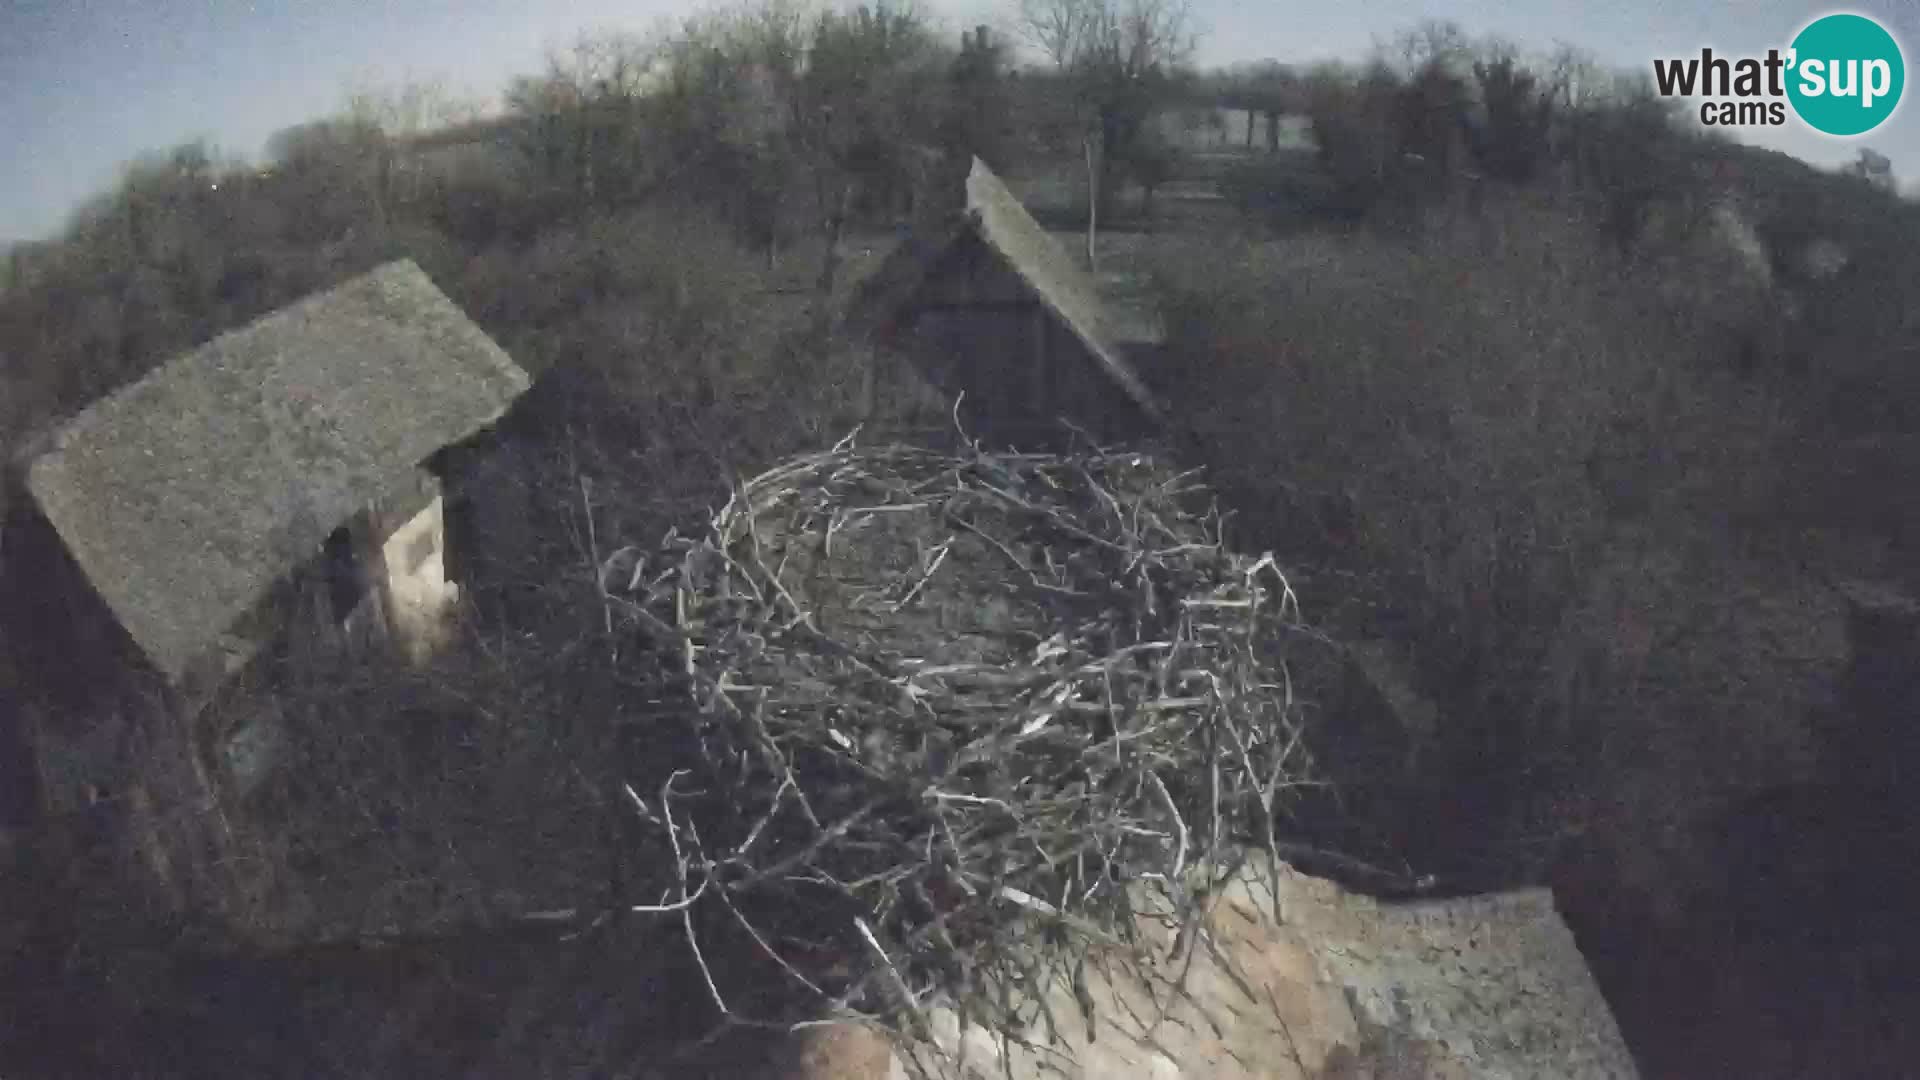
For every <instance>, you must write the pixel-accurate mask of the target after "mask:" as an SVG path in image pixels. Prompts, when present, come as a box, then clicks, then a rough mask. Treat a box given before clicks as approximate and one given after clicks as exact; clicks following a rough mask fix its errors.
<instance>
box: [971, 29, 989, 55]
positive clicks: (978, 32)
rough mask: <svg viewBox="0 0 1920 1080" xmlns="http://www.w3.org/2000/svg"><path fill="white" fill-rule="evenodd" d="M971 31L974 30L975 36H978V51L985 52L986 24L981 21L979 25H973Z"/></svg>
mask: <svg viewBox="0 0 1920 1080" xmlns="http://www.w3.org/2000/svg"><path fill="white" fill-rule="evenodd" d="M973 32H974V34H975V35H976V36H977V37H978V39H979V41H980V51H981V52H986V51H987V27H986V24H985V23H982V24H981V25H979V26H976V27H974V28H973Z"/></svg>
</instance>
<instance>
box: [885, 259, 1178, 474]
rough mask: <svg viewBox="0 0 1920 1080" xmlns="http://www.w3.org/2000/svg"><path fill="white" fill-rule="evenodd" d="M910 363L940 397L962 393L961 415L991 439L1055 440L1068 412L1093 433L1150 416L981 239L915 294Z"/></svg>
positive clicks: (1117, 433)
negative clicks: (915, 309)
mask: <svg viewBox="0 0 1920 1080" xmlns="http://www.w3.org/2000/svg"><path fill="white" fill-rule="evenodd" d="M916 306H917V311H916V314H915V316H914V320H913V326H912V333H911V335H910V338H909V340H910V342H911V346H910V348H911V353H912V358H913V362H914V364H915V366H916V367H918V368H919V370H920V373H921V374H922V375H923V376H924V377H925V379H926V380H927V382H928V383H929V384H931V386H932V387H933V388H934V390H935V391H936V392H937V393H938V394H939V396H940V397H941V398H943V399H945V400H946V401H949V402H951V401H952V400H953V398H954V397H955V396H957V395H959V394H960V393H961V392H962V391H964V392H965V395H966V397H965V399H964V403H963V405H962V409H961V420H962V423H963V424H965V425H966V427H967V429H968V431H969V433H970V434H972V435H974V436H975V437H978V438H983V439H987V440H988V441H990V442H1002V443H1012V444H1017V445H1021V446H1028V447H1036V448H1037V447H1040V446H1044V445H1048V444H1051V443H1055V442H1058V441H1059V440H1060V438H1061V436H1062V429H1061V428H1060V426H1059V424H1058V423H1057V418H1059V417H1066V418H1068V419H1070V420H1072V421H1073V422H1074V423H1075V424H1078V425H1080V426H1082V427H1084V428H1086V429H1087V430H1089V431H1091V432H1093V433H1094V434H1095V435H1096V436H1097V437H1099V438H1102V439H1104V440H1108V441H1125V440H1129V439H1132V438H1135V437H1137V436H1139V435H1142V434H1144V419H1143V418H1142V417H1141V416H1140V414H1139V410H1138V408H1137V407H1136V406H1135V405H1134V403H1133V401H1132V400H1131V399H1130V398H1128V397H1127V395H1126V393H1125V392H1124V391H1123V390H1121V389H1120V387H1119V386H1118V385H1117V384H1116V383H1115V382H1114V381H1113V379H1112V378H1111V377H1110V376H1109V375H1108V373H1107V372H1106V371H1105V370H1104V369H1103V367H1102V365H1101V362H1100V361H1099V359H1098V358H1097V357H1095V356H1094V355H1093V354H1092V353H1091V352H1090V351H1089V350H1088V349H1087V347H1086V346H1085V345H1084V344H1082V343H1081V341H1080V339H1079V338H1078V337H1077V336H1076V335H1075V334H1074V333H1073V332H1072V331H1071V330H1069V329H1068V328H1067V326H1066V325H1065V324H1064V323H1063V322H1062V321H1061V320H1060V319H1059V318H1057V317H1055V316H1054V315H1053V314H1052V313H1051V312H1050V311H1049V310H1048V309H1047V308H1046V307H1045V306H1044V305H1043V304H1041V303H1040V301H1039V298H1038V297H1037V296H1036V295H1035V293H1034V292H1033V290H1032V288H1031V287H1030V286H1029V285H1028V284H1027V283H1026V282H1025V281H1024V280H1022V279H1021V278H1020V277H1019V276H1018V275H1017V274H1015V273H1014V272H1013V271H1012V269H1011V268H1009V267H1008V266H1007V265H1006V264H1005V262H1004V261H1003V260H1001V258H1000V257H999V256H998V255H997V254H995V253H993V252H992V251H990V250H989V249H987V248H986V247H985V245H983V244H980V243H979V242H978V241H972V242H968V243H964V244H962V245H961V246H960V247H959V248H958V249H957V250H956V251H955V252H953V253H952V254H950V255H949V257H948V258H947V259H946V260H944V261H943V264H942V265H941V266H939V267H936V268H935V271H934V273H933V274H932V275H930V278H929V281H928V284H927V286H926V287H925V288H924V289H923V290H922V292H921V294H920V296H919V297H918V298H917V301H916Z"/></svg>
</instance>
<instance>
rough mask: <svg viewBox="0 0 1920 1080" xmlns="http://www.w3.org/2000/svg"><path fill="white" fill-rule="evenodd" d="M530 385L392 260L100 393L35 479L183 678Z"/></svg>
mask: <svg viewBox="0 0 1920 1080" xmlns="http://www.w3.org/2000/svg"><path fill="white" fill-rule="evenodd" d="M526 388H527V376H526V373H525V372H523V371H522V370H521V369H520V368H519V367H518V366H517V365H516V364H515V363H514V362H513V361H512V360H511V359H510V358H509V357H508V356H507V355H506V353H504V352H502V351H501V350H500V348H499V347H498V346H497V345H495V344H494V343H493V341H492V340H490V339H489V338H488V337H487V335H486V334H485V333H484V332H483V331H481V329H480V328H479V327H477V326H475V325H474V324H473V323H472V322H471V321H469V320H468V319H467V317H466V315H465V314H463V313H462V312H461V311H460V309H459V308H457V307H455V306H454V304H453V303H452V301H450V300H448V299H447V297H446V296H445V295H443V294H442V293H441V292H440V290H439V289H437V288H435V287H434V285H433V282H432V281H431V280H429V279H428V278H427V276H426V274H424V273H422V272H421V270H420V268H419V267H417V266H415V265H414V264H413V263H411V262H407V261H401V262H395V263H389V264H387V265H385V266H382V267H380V268H379V269H377V270H374V271H373V272H371V273H368V274H365V275H363V276H361V277H358V278H354V279H352V280H350V281H348V282H346V283H345V284H342V285H340V286H339V287H337V288H335V289H332V290H330V291H328V292H324V293H320V294H317V295H315V296H311V297H308V298H307V299H305V300H303V301H301V302H299V303H297V304H294V305H292V306H290V307H287V308H283V309H281V310H280V311H277V312H274V313H273V314H270V315H268V316H266V317H265V318H262V319H260V320H259V321H257V322H254V323H252V324H251V325H249V326H246V327H244V328H242V329H240V330H236V331H234V332H232V333H229V334H225V335H223V336H221V337H218V338H215V339H214V340H213V341H211V342H209V343H208V344H206V345H205V346H203V347H201V348H200V349H198V350H195V351H194V352H191V353H187V354H186V355H184V356H180V357H177V358H175V359H174V360H172V361H170V362H168V363H166V364H164V365H162V366H161V367H159V368H158V369H156V370H154V371H153V372H151V373H150V374H148V375H147V376H146V377H145V378H143V379H141V380H139V381H138V382H135V383H133V384H131V385H129V386H126V387H123V388H122V389H120V390H118V391H116V392H115V393H113V394H111V395H109V396H107V397H105V398H102V399H101V400H99V401H97V402H95V403H94V404H93V405H91V406H89V407H88V408H87V409H86V410H84V411H83V412H81V413H80V414H79V415H77V416H75V417H74V418H73V419H72V420H71V421H70V422H68V423H67V424H66V425H65V426H64V427H62V428H61V429H60V430H58V431H57V432H56V433H54V435H53V437H52V439H51V441H50V443H49V444H48V445H47V447H46V448H45V449H44V450H43V451H42V452H41V453H40V454H39V455H38V456H36V457H35V458H33V459H32V461H31V462H30V463H29V464H28V466H27V487H28V489H29V490H30V491H31V493H32V495H33V497H34V500H35V502H36V503H37V504H38V505H39V507H40V509H41V512H42V513H43V514H44V515H45V516H46V518H47V520H48V521H49V522H51V523H52V525H53V527H54V528H55V529H56V530H57V531H58V532H59V534H60V537H61V540H62V541H63V542H64V544H65V545H66V547H67V550H68V551H69V552H70V553H71V554H72V556H73V558H74V560H75V561H76V562H77V563H78V564H79V566H80V568H81V569H82V570H83V571H84V572H85V573H86V575H87V578H88V580H89V581H90V582H91V583H92V585H93V587H94V589H95V590H96V591H97V592H98V593H99V594H100V596H101V598H102V599H104V600H105V601H106V604H107V606H108V607H109V608H111V609H112V611H113V613H114V615H115V616H116V617H117V618H118V620H119V621H120V623H121V625H122V626H124V627H125V628H126V630H127V632H128V634H129V635H130V636H131V637H132V638H133V640H134V642H135V643H136V644H137V645H138V646H139V647H140V649H141V650H142V651H143V652H144V653H145V654H146V656H147V658H148V659H149V660H150V661H151V662H152V664H153V665H154V667H155V668H156V669H157V670H158V671H159V672H160V673H161V674H163V675H165V676H166V677H168V678H169V679H170V680H173V681H175V682H178V681H179V680H180V678H181V677H182V675H183V674H184V673H185V671H186V670H187V669H188V666H189V665H190V664H192V663H193V662H194V661H196V660H197V659H199V658H200V657H201V656H202V655H204V654H205V653H206V652H207V651H208V650H209V649H210V648H211V647H212V646H213V645H214V644H215V643H216V642H217V641H218V640H219V638H220V635H221V634H223V633H224V632H226V631H227V630H228V629H229V628H230V627H232V625H233V624H234V622H235V621H236V619H238V618H239V617H240V616H242V615H243V614H245V613H246V612H247V611H249V610H250V609H251V608H252V607H253V606H254V605H256V604H257V603H258V602H259V601H260V599H261V598H262V596H263V595H264V594H265V592H266V590H267V589H268V588H269V587H270V586H271V585H272V584H274V583H275V582H276V581H277V580H280V579H282V578H284V577H285V576H286V575H287V574H288V572H289V571H291V570H292V569H293V568H294V567H295V566H296V565H298V564H299V563H300V562H302V561H304V560H305V559H307V558H309V557H311V556H313V555H314V554H316V553H317V552H318V551H319V549H320V547H321V545H322V544H323V543H324V541H325V539H326V536H327V535H328V533H330V532H332V531H333V530H334V529H335V528H337V527H339V526H340V525H341V524H342V523H344V522H345V521H347V520H348V519H349V518H350V517H351V516H352V515H353V514H354V513H355V512H356V511H357V510H359V509H360V508H362V507H364V506H367V505H369V504H370V503H373V502H375V501H377V500H378V499H379V498H380V497H381V495H382V494H383V493H385V492H389V491H392V490H394V489H395V487H396V485H398V484H400V483H404V482H405V481H406V480H407V479H408V478H409V477H410V476H411V475H412V473H413V470H414V469H415V468H417V467H418V466H419V465H420V464H421V463H423V462H424V461H426V460H427V459H428V458H429V457H430V456H431V455H432V454H433V453H434V452H435V451H437V450H439V449H440V448H442V447H444V446H447V445H450V444H452V443H455V442H458V441H460V440H462V439H465V438H467V437H469V436H471V435H472V434H474V433H475V432H476V431H478V430H480V429H481V428H483V427H484V426H485V425H487V424H489V423H491V422H492V421H494V420H495V419H497V418H498V417H499V416H500V415H501V413H503V412H504V411H505V410H506V408H507V406H508V405H509V404H511V403H512V402H513V400H514V399H515V398H517V397H518V396H519V395H520V394H521V393H522V392H524V391H525V390H526Z"/></svg>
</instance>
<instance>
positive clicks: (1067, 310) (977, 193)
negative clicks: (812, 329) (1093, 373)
mask: <svg viewBox="0 0 1920 1080" xmlns="http://www.w3.org/2000/svg"><path fill="white" fill-rule="evenodd" d="M969 238H977V239H978V240H979V241H980V242H981V243H982V244H984V245H985V246H986V248H987V249H988V250H989V251H991V252H993V253H994V254H995V255H996V256H998V257H999V258H1000V259H1001V260H1003V261H1004V262H1005V263H1006V265H1007V267H1008V268H1009V269H1010V270H1012V271H1013V273H1014V274H1015V275H1016V276H1017V277H1018V278H1019V279H1020V280H1021V281H1022V282H1023V283H1024V284H1025V285H1026V286H1027V287H1028V288H1029V289H1031V290H1032V291H1033V294H1034V296H1035V297H1036V298H1037V299H1038V300H1039V301H1040V303H1041V305H1042V306H1044V307H1046V308H1047V309H1048V311H1050V312H1051V313H1052V314H1053V316H1054V317H1055V318H1057V319H1058V320H1059V321H1060V323H1061V325H1062V326H1064V327H1065V328H1066V329H1067V330H1068V331H1069V332H1070V333H1072V334H1073V336H1074V337H1075V338H1077V339H1078V340H1079V341H1080V343H1081V345H1083V346H1085V348H1086V350H1087V352H1088V353H1090V354H1091V355H1092V356H1093V357H1094V359H1095V360H1096V361H1097V362H1098V363H1099V364H1100V367H1101V369H1102V370H1103V371H1105V373H1106V374H1107V376H1108V377H1109V378H1111V379H1112V380H1113V381H1114V382H1115V383H1116V384H1117V385H1118V386H1119V387H1120V389H1121V390H1123V391H1124V392H1125V393H1126V395H1127V396H1128V397H1129V398H1131V399H1132V400H1133V401H1134V403H1135V404H1137V405H1139V406H1140V407H1141V408H1142V409H1143V410H1145V411H1146V413H1147V415H1148V416H1149V417H1152V418H1154V419H1155V420H1158V419H1159V418H1160V416H1161V411H1160V406H1159V404H1158V402H1156V401H1155V400H1154V397H1153V394H1152V393H1151V392H1150V391H1149V390H1148V389H1147V385H1146V383H1144V382H1142V381H1141V379H1140V376H1139V375H1138V374H1137V373H1135V372H1134V370H1133V367H1132V365H1130V364H1128V363H1127V361H1126V359H1125V358H1124V357H1123V356H1122V354H1121V351H1120V348H1119V345H1118V343H1117V340H1116V335H1115V333H1114V330H1115V318H1114V315H1113V313H1112V312H1109V311H1108V310H1107V309H1106V308H1105V306H1104V305H1103V304H1102V302H1101V300H1100V296H1099V293H1098V291H1097V289H1096V287H1095V285H1094V282H1093V279H1092V278H1091V277H1090V276H1089V275H1088V274H1087V273H1086V271H1084V270H1082V269H1081V268H1080V266H1079V264H1077V263H1075V262H1074V261H1073V257H1072V256H1070V255H1068V254H1067V252H1066V251H1065V250H1064V249H1063V248H1061V246H1060V244H1059V243H1058V242H1057V241H1055V240H1054V238H1053V237H1052V236H1049V235H1048V234H1047V231H1046V230H1045V229H1043V228H1041V227H1040V223H1039V222H1037V221H1035V220H1033V216H1032V215H1031V214H1029V213H1027V208H1026V207H1025V206H1022V205H1021V204H1020V200H1019V199H1018V198H1016V197H1015V196H1014V194H1013V192H1011V191H1009V190H1008V189H1007V185H1006V184H1004V183H1002V182H1001V180H1000V178H999V177H998V176H996V175H994V173H993V170H991V169H989V168H987V166H986V163H985V162H983V161H981V160H980V159H979V158H974V159H973V164H972V166H971V168H969V169H968V171H967V178H966V187H965V198H964V206H963V208H962V210H961V212H960V214H959V215H958V217H957V219H949V220H948V221H946V222H943V223H942V224H941V226H937V227H936V228H935V229H934V230H932V232H931V234H930V235H929V234H927V232H926V231H925V230H923V231H922V234H921V235H918V236H916V237H914V238H912V239H910V240H908V242H906V243H904V244H902V245H901V246H900V247H899V248H898V249H896V250H895V252H894V253H893V255H892V256H891V257H890V258H889V259H888V260H887V262H886V264H885V265H883V266H882V267H881V268H880V269H879V270H877V271H875V273H874V275H873V276H872V277H871V278H869V279H868V281H867V283H866V285H865V286H864V287H863V288H862V290H861V295H860V297H859V298H858V300H857V301H856V304H855V312H854V314H853V316H852V321H853V322H854V323H855V324H856V325H869V326H872V325H888V324H892V323H894V322H896V321H897V320H898V319H899V318H900V317H901V316H902V315H903V314H904V313H905V312H906V310H907V308H908V305H910V304H911V303H912V301H913V299H914V298H915V297H916V296H917V295H918V294H919V292H920V289H921V287H922V286H923V285H924V284H925V283H926V282H927V280H928V278H929V277H930V276H931V275H932V274H933V272H934V270H935V268H936V267H937V266H938V265H939V263H940V261H941V259H942V257H943V256H944V255H946V253H947V252H949V251H951V250H953V247H954V246H955V245H956V244H958V243H961V242H963V241H965V240H967V239H969Z"/></svg>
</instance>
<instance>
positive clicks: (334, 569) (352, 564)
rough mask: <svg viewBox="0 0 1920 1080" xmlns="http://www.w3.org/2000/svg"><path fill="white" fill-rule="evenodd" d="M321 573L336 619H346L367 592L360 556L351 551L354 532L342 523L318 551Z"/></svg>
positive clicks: (328, 536)
mask: <svg viewBox="0 0 1920 1080" xmlns="http://www.w3.org/2000/svg"><path fill="white" fill-rule="evenodd" d="M321 566H322V572H323V573H324V574H325V576H326V582H327V596H328V599H329V602H330V604H331V606H332V609H333V618H334V621H335V622H346V621H347V616H349V615H351V614H353V609H354V608H357V607H359V606H360V598H361V597H362V596H363V595H365V594H366V582H365V581H364V580H363V576H362V573H361V566H360V559H359V557H358V556H357V555H356V554H355V553H354V549H353V533H352V532H351V531H349V530H348V528H347V527H346V526H345V525H342V526H341V527H340V528H337V529H335V530H333V532H331V533H329V534H328V535H327V543H326V546H325V547H324V548H323V549H322V551H321Z"/></svg>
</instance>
